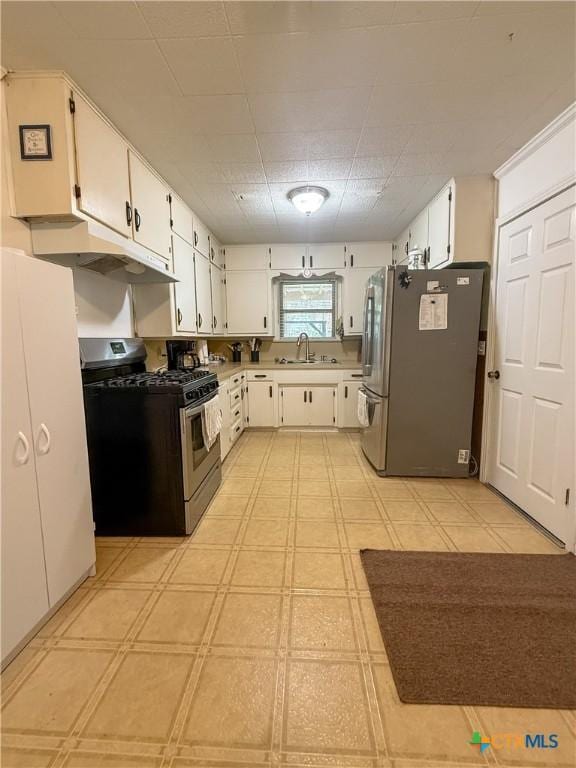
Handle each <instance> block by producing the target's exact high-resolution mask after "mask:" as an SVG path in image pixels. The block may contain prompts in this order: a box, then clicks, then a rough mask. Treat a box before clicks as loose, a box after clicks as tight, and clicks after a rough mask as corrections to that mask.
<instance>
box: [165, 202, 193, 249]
mask: <svg viewBox="0 0 576 768" xmlns="http://www.w3.org/2000/svg"><path fill="white" fill-rule="evenodd" d="M168 200H169V202H170V226H171V227H172V232H173V233H174V234H176V235H179V236H180V237H181V238H182V239H183V240H186V242H187V243H190V244H191V245H192V244H193V243H194V223H193V217H192V211H191V210H190V208H188V206H187V205H186V203H184V202H183V201H182V200H180V198H179V197H178V195H175V194H174V193H173V192H170V193H169V195H168Z"/></svg>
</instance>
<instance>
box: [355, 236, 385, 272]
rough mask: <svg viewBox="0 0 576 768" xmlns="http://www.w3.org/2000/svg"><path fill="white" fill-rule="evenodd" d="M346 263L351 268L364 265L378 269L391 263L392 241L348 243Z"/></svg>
mask: <svg viewBox="0 0 576 768" xmlns="http://www.w3.org/2000/svg"><path fill="white" fill-rule="evenodd" d="M346 264H347V266H348V267H350V268H351V269H358V268H360V269H362V268H364V267H374V268H375V269H379V268H381V267H385V266H386V265H387V264H392V243H384V242H377V243H348V244H347V245H346Z"/></svg>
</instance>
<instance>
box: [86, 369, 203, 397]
mask: <svg viewBox="0 0 576 768" xmlns="http://www.w3.org/2000/svg"><path fill="white" fill-rule="evenodd" d="M86 387H87V388H88V389H90V390H92V391H93V390H96V389H100V390H102V389H105V390H118V391H125V392H126V391H128V392H132V393H134V392H142V393H150V394H176V395H180V396H182V397H183V398H184V401H185V402H190V403H193V402H194V403H195V402H198V401H204V400H208V399H210V398H209V395H212V393H213V392H215V390H216V389H217V388H218V378H217V376H216V374H214V373H210V371H206V370H204V369H202V368H181V369H179V370H174V371H160V372H157V373H148V372H143V373H131V374H127V375H124V376H112V377H110V378H107V379H103V380H102V381H94V382H92V383H90V384H86Z"/></svg>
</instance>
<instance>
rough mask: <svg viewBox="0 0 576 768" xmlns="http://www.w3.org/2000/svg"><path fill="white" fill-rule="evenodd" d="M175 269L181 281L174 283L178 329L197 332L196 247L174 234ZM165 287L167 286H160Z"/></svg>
mask: <svg viewBox="0 0 576 768" xmlns="http://www.w3.org/2000/svg"><path fill="white" fill-rule="evenodd" d="M172 251H173V255H174V271H175V272H176V274H177V275H178V277H179V278H180V282H178V283H174V284H173V285H172V286H171V288H172V290H173V291H174V313H175V315H176V317H175V323H176V326H175V327H176V330H177V331H179V332H182V333H184V332H185V333H196V330H197V322H198V318H197V312H196V280H195V274H194V249H193V248H192V246H191V245H190V244H189V243H187V242H186V241H185V240H182V238H181V237H178V235H173V236H172ZM159 287H160V288H165V286H159Z"/></svg>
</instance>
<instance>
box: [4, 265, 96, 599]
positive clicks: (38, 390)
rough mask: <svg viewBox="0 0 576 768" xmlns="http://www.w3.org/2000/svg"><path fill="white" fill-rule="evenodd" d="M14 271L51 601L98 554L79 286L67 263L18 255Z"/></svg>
mask: <svg viewBox="0 0 576 768" xmlns="http://www.w3.org/2000/svg"><path fill="white" fill-rule="evenodd" d="M17 273H18V292H19V294H20V312H21V318H22V337H23V339H24V349H25V359H26V372H27V377H28V393H29V399H30V414H31V421H32V438H33V442H32V443H31V445H30V450H31V451H34V452H35V459H36V478H37V483H38V498H39V499H40V514H41V520H42V533H43V539H44V556H45V563H46V576H47V581H48V596H49V602H50V606H53V605H55V604H56V603H57V602H58V601H59V600H60V599H61V598H62V597H63V596H64V595H65V594H66V593H67V592H68V591H69V590H70V589H71V588H72V587H73V586H74V585H75V584H76V582H77V581H78V580H79V579H80V578H81V577H82V575H83V574H85V573H86V572H87V571H88V570H89V569H90V567H91V566H92V565H93V564H94V562H95V558H96V554H95V549H94V526H93V520H92V501H91V494H90V476H89V470H88V450H87V446H86V421H85V416H84V401H83V395H82V380H81V377H80V362H79V358H78V337H77V330H76V317H75V311H74V307H75V298H74V286H73V284H72V271H71V270H70V269H67V268H64V267H57V266H55V265H54V264H49V263H46V262H43V261H40V260H39V259H32V258H22V259H19V260H18V265H17ZM38 297H42V300H41V301H39V300H38Z"/></svg>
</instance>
